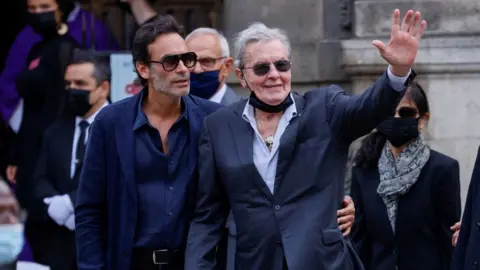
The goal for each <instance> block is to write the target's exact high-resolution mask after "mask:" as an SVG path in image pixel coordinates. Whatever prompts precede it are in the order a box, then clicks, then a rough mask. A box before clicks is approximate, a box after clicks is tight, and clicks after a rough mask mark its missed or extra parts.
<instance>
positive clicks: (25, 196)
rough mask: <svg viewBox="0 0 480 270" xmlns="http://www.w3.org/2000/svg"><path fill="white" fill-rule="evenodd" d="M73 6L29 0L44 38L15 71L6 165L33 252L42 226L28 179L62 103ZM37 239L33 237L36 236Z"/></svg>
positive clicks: (32, 21)
mask: <svg viewBox="0 0 480 270" xmlns="http://www.w3.org/2000/svg"><path fill="white" fill-rule="evenodd" d="M72 8H73V1H71V0H28V1H27V9H28V10H27V13H26V21H27V23H28V24H29V25H31V26H32V28H33V29H34V30H35V31H36V32H37V33H38V34H40V35H42V37H43V40H42V41H41V42H39V43H37V44H35V45H34V47H33V48H32V49H31V50H30V52H29V55H28V57H27V62H26V63H25V69H24V71H23V72H22V73H21V74H20V75H19V76H18V78H17V82H16V86H17V89H18V92H19V94H20V96H21V97H22V98H23V102H24V105H23V119H22V123H21V126H20V130H19V132H18V134H17V136H16V138H15V146H14V153H13V156H12V162H11V163H10V164H11V166H17V167H18V170H17V173H16V177H15V178H16V182H17V196H18V199H19V201H20V204H21V205H22V207H24V208H26V210H27V211H28V213H29V217H28V221H27V224H26V234H27V238H28V240H29V242H30V244H31V247H32V251H33V255H34V257H38V256H37V255H38V253H39V252H41V251H42V243H36V241H35V239H34V238H35V237H34V236H35V234H41V232H42V228H41V227H38V226H36V224H35V222H36V220H38V219H42V218H46V217H40V216H36V214H37V215H38V213H39V212H40V211H35V207H39V206H36V205H35V204H34V203H33V200H32V196H31V186H30V184H29V183H31V180H32V178H33V177H34V176H33V171H34V169H35V165H36V161H37V156H38V154H39V150H40V147H41V141H42V140H41V137H42V134H43V132H44V130H45V129H46V128H47V127H48V126H49V125H50V124H52V123H53V122H54V121H55V120H56V119H58V118H59V117H61V115H62V113H63V106H64V103H65V99H66V97H65V82H64V73H65V69H66V66H67V64H68V63H69V61H70V59H71V56H72V54H73V50H74V49H75V48H77V47H78V46H79V45H78V44H77V42H75V41H74V39H73V38H71V37H70V36H69V35H67V32H68V27H67V25H66V23H65V20H66V17H67V16H68V14H69V12H70V11H71V9H72ZM37 242H38V241H37Z"/></svg>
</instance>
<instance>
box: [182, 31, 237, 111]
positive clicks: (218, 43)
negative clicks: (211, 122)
mask: <svg viewBox="0 0 480 270" xmlns="http://www.w3.org/2000/svg"><path fill="white" fill-rule="evenodd" d="M185 41H186V42H187V46H188V49H189V50H190V51H192V52H194V53H196V54H197V57H198V59H197V64H196V65H195V67H193V68H192V69H191V70H190V72H191V74H190V94H192V95H195V96H197V97H201V98H204V99H208V100H210V101H213V102H216V103H220V104H222V105H226V106H228V105H231V104H233V103H235V102H237V101H239V100H241V99H242V98H241V97H240V96H238V95H237V94H236V93H235V91H234V90H233V89H232V88H230V87H229V86H228V85H227V83H226V80H227V78H228V75H229V74H230V70H231V69H232V65H233V58H232V57H230V49H229V46H228V41H227V39H226V38H225V37H224V36H223V35H222V34H220V32H218V31H217V30H215V29H213V28H197V29H195V30H194V31H193V32H192V33H190V34H189V35H188V36H187V37H186V38H185Z"/></svg>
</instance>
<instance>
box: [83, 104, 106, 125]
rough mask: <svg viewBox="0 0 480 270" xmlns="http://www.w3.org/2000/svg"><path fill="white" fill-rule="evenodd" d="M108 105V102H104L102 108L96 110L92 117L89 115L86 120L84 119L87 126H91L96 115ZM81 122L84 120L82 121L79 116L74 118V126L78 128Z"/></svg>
mask: <svg viewBox="0 0 480 270" xmlns="http://www.w3.org/2000/svg"><path fill="white" fill-rule="evenodd" d="M108 104H109V103H108V101H105V103H103V105H102V107H100V109H98V110H97V111H96V112H95V113H93V114H92V115H90V117H88V118H87V119H85V120H87V122H88V124H89V125H91V124H92V123H93V120H95V117H96V116H97V114H98V113H99V112H100V111H101V110H102V109H103V108H105V107H107V106H108ZM82 120H84V119H83V118H82V117H80V116H77V117H75V125H76V126H78V124H79V123H80V122H81V121H82Z"/></svg>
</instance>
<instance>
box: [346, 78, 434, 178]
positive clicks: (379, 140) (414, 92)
mask: <svg viewBox="0 0 480 270" xmlns="http://www.w3.org/2000/svg"><path fill="white" fill-rule="evenodd" d="M405 96H406V97H407V99H408V100H409V101H411V102H413V103H415V105H416V106H417V109H418V113H419V115H420V117H422V116H424V115H425V114H426V113H428V112H430V107H429V105H428V99H427V94H426V93H425V91H424V90H423V88H422V87H421V86H420V85H419V84H418V83H417V82H412V84H411V85H410V87H409V88H408V89H407V92H406V93H405ZM386 142H387V139H386V138H385V136H384V135H383V134H382V133H380V132H378V131H373V132H372V133H370V134H369V135H367V136H366V137H365V138H364V139H363V141H362V146H361V147H360V149H359V150H358V151H357V154H356V155H355V159H354V166H356V167H359V168H364V169H370V168H375V167H376V166H377V164H378V159H379V158H380V154H381V153H382V149H383V146H384V145H385V143H386Z"/></svg>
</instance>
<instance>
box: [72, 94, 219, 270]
mask: <svg viewBox="0 0 480 270" xmlns="http://www.w3.org/2000/svg"><path fill="white" fill-rule="evenodd" d="M185 102H188V104H187V108H188V109H187V110H188V111H187V114H188V122H189V125H190V134H189V140H191V141H192V142H197V140H198V137H199V136H200V132H201V123H202V121H203V118H204V117H205V116H206V115H208V114H210V113H212V112H214V111H215V110H217V109H218V108H220V105H218V104H216V103H213V102H210V101H208V100H204V99H201V98H196V97H193V96H190V95H189V96H186V97H185ZM138 104H139V95H136V96H133V97H130V98H126V99H124V100H121V101H119V102H117V103H114V104H112V105H110V106H108V107H106V108H104V109H102V111H100V113H99V114H98V115H97V116H96V118H95V121H94V122H93V124H92V126H91V128H90V136H89V138H90V140H89V143H88V145H87V150H86V154H85V160H84V164H83V168H82V174H81V176H80V183H79V188H78V197H77V204H76V207H75V216H76V218H75V222H76V230H75V232H76V237H77V250H78V252H77V256H78V269H79V270H89V269H107V270H129V269H130V263H131V252H132V248H133V241H134V235H135V226H136V224H137V209H138V206H137V192H136V190H137V186H136V179H135V161H134V157H135V155H134V153H135V151H134V149H135V145H134V142H135V140H134V133H133V125H134V121H135V115H136V112H137V106H138ZM197 146H198V145H197V144H196V143H191V144H190V148H189V149H188V150H187V151H189V152H190V160H189V163H188V164H185V170H188V171H189V172H190V173H191V174H192V180H195V179H196V163H197V158H198V148H197ZM195 182H196V181H192V183H191V185H190V186H189V187H188V189H189V190H188V191H187V192H186V194H192V193H193V189H194V188H195V185H196V183H195ZM186 199H187V200H188V199H192V200H194V198H193V196H187V198H186ZM189 204H193V203H192V202H187V203H186V205H189ZM185 211H193V209H185ZM159 222H161V221H159ZM185 237H186V236H185Z"/></svg>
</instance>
